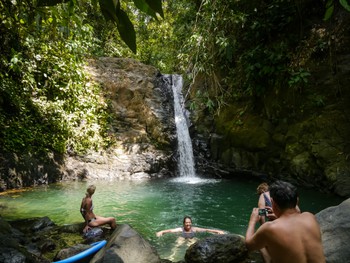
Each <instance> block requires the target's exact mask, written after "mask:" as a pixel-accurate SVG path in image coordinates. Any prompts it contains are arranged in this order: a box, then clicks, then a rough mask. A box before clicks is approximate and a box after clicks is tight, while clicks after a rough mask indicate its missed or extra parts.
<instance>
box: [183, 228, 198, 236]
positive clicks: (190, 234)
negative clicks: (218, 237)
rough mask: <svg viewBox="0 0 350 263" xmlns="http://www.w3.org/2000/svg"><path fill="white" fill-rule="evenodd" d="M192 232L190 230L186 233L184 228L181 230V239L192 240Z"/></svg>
mask: <svg viewBox="0 0 350 263" xmlns="http://www.w3.org/2000/svg"><path fill="white" fill-rule="evenodd" d="M194 233H195V232H194V231H193V230H192V228H191V231H190V232H186V231H185V229H184V228H182V237H184V238H194Z"/></svg>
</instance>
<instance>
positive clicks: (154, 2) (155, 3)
mask: <svg viewBox="0 0 350 263" xmlns="http://www.w3.org/2000/svg"><path fill="white" fill-rule="evenodd" d="M145 1H146V3H147V4H148V5H149V7H150V8H152V9H153V10H154V11H155V12H156V13H158V14H159V15H160V16H161V17H162V18H164V13H163V8H162V0H145Z"/></svg>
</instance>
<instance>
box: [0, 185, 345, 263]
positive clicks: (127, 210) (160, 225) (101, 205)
mask: <svg viewBox="0 0 350 263" xmlns="http://www.w3.org/2000/svg"><path fill="white" fill-rule="evenodd" d="M91 183H93V184H95V185H96V187H97V188H96V192H95V194H94V196H93V202H94V212H95V213H96V214H97V215H102V216H113V217H115V218H116V219H117V223H119V224H123V223H126V224H129V225H131V226H132V227H133V228H134V229H136V230H137V231H138V232H139V233H141V234H142V236H143V237H144V238H145V239H147V240H149V241H150V242H151V244H152V245H154V246H155V248H156V249H157V251H158V253H159V254H160V256H161V257H162V258H169V259H172V260H174V261H176V260H180V259H182V258H183V256H184V253H185V250H186V248H187V246H188V245H189V244H183V245H176V242H177V241H179V240H177V239H178V235H176V234H166V235H163V236H162V237H159V238H158V237H156V235H155V233H156V232H157V231H160V230H163V229H168V228H175V227H179V226H181V225H182V220H183V217H184V215H190V216H191V217H192V220H193V225H196V226H200V227H205V228H218V229H222V230H224V231H227V232H229V233H236V234H241V235H244V234H245V231H246V228H247V223H248V219H249V217H250V213H251V210H252V208H253V207H254V206H256V205H257V201H258V197H257V195H256V193H255V189H256V187H257V185H258V183H257V182H252V181H242V180H240V181H237V180H214V179H211V180H198V181H197V182H181V181H176V180H171V179H162V180H151V181H90V182H69V183H60V184H54V185H50V186H40V187H35V188H30V189H26V191H21V192H13V193H7V194H5V195H1V196H0V215H1V216H2V217H3V218H5V219H9V220H11V219H21V218H30V217H41V216H48V217H50V219H51V220H52V221H54V222H55V223H56V224H58V225H62V224H71V223H76V222H82V221H83V218H82V217H81V215H80V213H79V208H80V202H81V199H82V198H83V197H84V195H85V190H86V188H87V186H88V185H89V184H91ZM299 192H300V200H301V201H300V208H301V210H302V211H309V212H312V213H317V212H319V211H321V210H322V209H324V208H326V207H329V206H333V205H338V204H339V203H341V202H342V201H343V200H342V199H341V198H338V197H335V196H332V195H325V194H321V193H319V192H316V191H312V190H305V189H299ZM205 235H210V234H201V236H199V237H203V236H205ZM173 252H174V253H173ZM172 254H175V255H172Z"/></svg>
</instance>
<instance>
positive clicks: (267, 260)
mask: <svg viewBox="0 0 350 263" xmlns="http://www.w3.org/2000/svg"><path fill="white" fill-rule="evenodd" d="M260 252H261V254H262V256H263V258H264V262H265V263H271V262H272V261H271V257H270V254H269V252H267V250H266V248H262V249H260Z"/></svg>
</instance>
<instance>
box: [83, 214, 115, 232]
mask: <svg viewBox="0 0 350 263" xmlns="http://www.w3.org/2000/svg"><path fill="white" fill-rule="evenodd" d="M105 224H108V225H110V227H111V228H112V229H115V228H116V226H117V224H116V221H115V218H114V217H103V216H96V219H95V220H94V221H92V222H90V223H89V226H93V227H96V226H102V225H105Z"/></svg>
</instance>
